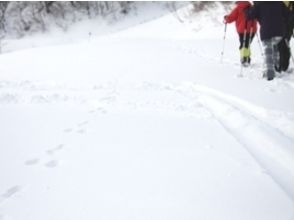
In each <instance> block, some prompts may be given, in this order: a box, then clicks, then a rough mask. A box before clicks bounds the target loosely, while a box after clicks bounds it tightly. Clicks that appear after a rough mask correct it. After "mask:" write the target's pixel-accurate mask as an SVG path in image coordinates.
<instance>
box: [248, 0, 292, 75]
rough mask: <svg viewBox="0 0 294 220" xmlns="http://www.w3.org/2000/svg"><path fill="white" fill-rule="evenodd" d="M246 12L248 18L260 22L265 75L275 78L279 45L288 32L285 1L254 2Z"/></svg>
mask: <svg viewBox="0 0 294 220" xmlns="http://www.w3.org/2000/svg"><path fill="white" fill-rule="evenodd" d="M245 13H246V17H247V19H249V20H252V19H257V20H258V22H259V24H260V38H261V41H262V43H263V46H264V54H265V70H264V76H266V77H267V79H268V80H273V79H274V77H275V66H278V65H279V52H278V47H277V45H278V43H279V42H280V41H281V40H282V38H283V37H284V36H285V34H286V21H287V19H288V10H287V8H286V6H285V5H284V3H283V2H278V1H272V2H254V5H253V7H251V8H249V9H245Z"/></svg>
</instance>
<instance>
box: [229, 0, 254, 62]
mask: <svg viewBox="0 0 294 220" xmlns="http://www.w3.org/2000/svg"><path fill="white" fill-rule="evenodd" d="M251 6H252V5H251V3H250V2H249V1H237V2H236V6H235V8H234V9H233V10H232V11H231V12H230V13H229V14H228V15H225V16H224V23H226V24H227V23H232V22H235V25H236V30H237V33H238V35H239V41H240V46H239V50H240V57H241V59H240V60H241V64H243V65H245V66H246V65H248V64H250V61H251V58H250V55H251V52H250V44H251V42H252V40H253V38H254V35H255V33H256V30H257V22H256V21H255V20H253V21H247V20H246V16H245V13H244V9H245V8H248V7H251Z"/></svg>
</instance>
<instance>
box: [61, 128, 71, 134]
mask: <svg viewBox="0 0 294 220" xmlns="http://www.w3.org/2000/svg"><path fill="white" fill-rule="evenodd" d="M63 131H64V132H65V133H70V132H72V128H66V129H64V130H63Z"/></svg>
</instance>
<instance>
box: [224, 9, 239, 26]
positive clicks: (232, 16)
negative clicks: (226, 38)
mask: <svg viewBox="0 0 294 220" xmlns="http://www.w3.org/2000/svg"><path fill="white" fill-rule="evenodd" d="M237 18H238V7H235V8H234V9H233V11H232V12H231V13H230V14H228V15H226V16H225V21H226V22H228V23H232V22H234V21H236V20H237Z"/></svg>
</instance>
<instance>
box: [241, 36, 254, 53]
mask: <svg viewBox="0 0 294 220" xmlns="http://www.w3.org/2000/svg"><path fill="white" fill-rule="evenodd" d="M254 36H255V33H251V36H250V33H246V35H245V42H244V34H239V41H240V46H239V49H241V48H243V46H244V47H246V48H249V45H250V44H251V42H252V40H253V38H254ZM244 43H245V45H243V44H244Z"/></svg>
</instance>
